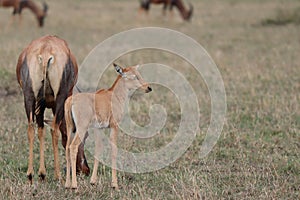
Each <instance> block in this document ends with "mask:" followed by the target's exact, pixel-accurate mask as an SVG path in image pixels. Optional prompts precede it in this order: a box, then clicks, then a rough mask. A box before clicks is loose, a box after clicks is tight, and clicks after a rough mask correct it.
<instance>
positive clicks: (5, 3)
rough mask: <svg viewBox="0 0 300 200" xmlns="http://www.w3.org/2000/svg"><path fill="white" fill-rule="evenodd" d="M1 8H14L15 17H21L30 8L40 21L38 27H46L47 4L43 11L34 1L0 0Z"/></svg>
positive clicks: (44, 5)
mask: <svg viewBox="0 0 300 200" xmlns="http://www.w3.org/2000/svg"><path fill="white" fill-rule="evenodd" d="M0 6H2V7H13V8H14V10H13V15H16V14H18V15H20V16H21V13H22V10H23V9H24V8H28V9H29V10H30V11H31V12H32V13H33V14H34V15H35V17H36V19H37V21H38V25H39V26H40V27H43V26H44V19H45V17H46V16H47V11H48V5H47V4H46V3H44V4H43V8H42V9H41V8H40V7H39V6H37V4H36V3H34V1H32V0H0Z"/></svg>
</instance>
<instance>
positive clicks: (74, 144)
mask: <svg viewBox="0 0 300 200" xmlns="http://www.w3.org/2000/svg"><path fill="white" fill-rule="evenodd" d="M80 142H81V140H80V137H79V135H78V133H76V134H75V137H74V139H73V141H72V142H71V144H70V147H69V151H70V160H71V169H72V184H71V187H72V189H77V179H76V157H77V153H78V147H79V145H80Z"/></svg>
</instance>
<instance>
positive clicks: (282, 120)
mask: <svg viewBox="0 0 300 200" xmlns="http://www.w3.org/2000/svg"><path fill="white" fill-rule="evenodd" d="M191 2H192V3H193V4H194V7H195V9H194V10H195V15H194V17H193V19H192V22H191V23H184V22H182V20H181V19H180V17H179V15H178V13H176V12H175V13H174V19H168V17H167V18H166V19H161V8H160V7H157V6H153V7H152V9H151V11H150V14H149V16H148V18H147V17H141V18H137V17H136V16H137V12H136V8H138V1H130V0H124V1H121V0H114V1H109V2H107V1H105V2H104V1H93V0H88V1H79V0H76V1H74V0H72V1H71V0H66V1H58V0H53V1H49V2H48V3H49V7H50V10H49V15H48V17H47V19H46V26H45V27H44V28H43V29H38V28H37V27H36V26H35V25H36V22H35V19H34V18H33V16H32V15H31V14H30V13H29V12H28V11H24V13H23V19H22V23H21V27H18V25H17V23H15V24H11V25H10V24H9V22H7V19H9V18H10V14H11V12H12V11H11V10H7V9H3V8H1V13H0V26H1V27H0V36H1V37H0V44H1V48H0V104H1V107H0V112H1V113H2V114H1V115H0V122H1V126H0V141H1V145H0V152H1V157H0V184H1V187H0V196H1V197H2V198H3V199H201V198H202V199H299V197H300V188H299V185H300V176H299V174H300V158H299V150H300V146H299V144H300V135H299V133H300V109H299V102H300V94H299V91H300V76H299V74H300V67H299V63H300V58H299V55H298V54H299V52H300V47H299V41H300V36H299V31H300V26H299V25H298V24H297V23H289V24H286V23H285V24H284V26H256V25H257V24H260V23H261V22H262V21H264V20H265V19H276V12H278V9H282V10H287V11H288V13H293V12H294V11H293V10H295V8H298V7H299V2H298V1H292V0H289V1H285V2H284V3H283V2H282V1H280V0H263V1H250V0H245V1H236V0H225V1H220V0H204V1H196V0H194V1H191ZM274 13H275V17H274ZM280 15H281V14H280ZM288 15H289V14H288ZM282 16H283V15H282ZM282 16H280V18H284V17H282ZM293 18H294V15H293ZM144 26H159V27H166V28H171V29H174V30H177V31H180V32H183V33H185V34H187V35H189V36H190V37H192V38H194V39H195V40H196V41H198V42H199V43H200V44H202V45H203V46H204V48H205V49H206V50H207V51H208V52H209V54H210V55H211V56H212V58H213V59H214V61H215V62H216V63H217V65H218V67H219V70H220V72H221V74H222V78H223V80H224V84H225V88H226V94H227V116H226V123H225V125H224V128H223V131H222V134H221V136H220V138H219V140H218V143H217V144H216V146H215V147H214V149H213V151H212V152H210V154H209V155H208V156H207V157H205V158H204V159H199V157H198V155H199V151H200V146H201V144H202V141H203V138H204V136H205V133H206V130H207V127H208V124H209V120H210V106H211V105H210V96H209V93H208V90H207V88H206V85H205V82H204V81H203V80H202V78H201V76H199V75H197V74H195V73H194V70H193V68H192V67H191V66H190V65H189V64H188V63H186V62H185V61H183V60H182V59H180V58H178V57H176V56H172V55H170V54H168V53H163V52H155V51H150V50H145V51H141V52H133V53H130V54H127V55H125V56H123V57H121V58H120V59H119V60H118V62H119V63H122V64H124V65H132V64H136V63H138V62H141V63H148V62H157V63H163V64H166V65H169V66H172V67H174V68H175V69H176V70H178V71H180V72H181V73H182V74H183V75H184V76H185V77H187V78H188V80H189V81H190V83H191V85H192V87H193V88H194V90H195V91H196V93H197V97H198V100H199V107H200V110H201V121H200V124H199V127H200V128H201V129H200V131H199V133H197V137H196V139H195V140H194V142H193V144H192V145H191V146H190V147H189V149H188V150H187V151H186V153H185V154H184V155H183V156H182V157H180V158H179V159H178V160H177V161H176V162H175V163H172V164H171V165H170V166H168V167H166V168H164V169H161V170H158V171H155V172H152V173H143V174H132V173H125V172H119V173H118V178H119V182H120V186H121V187H122V188H121V189H120V191H114V190H113V189H111V188H110V185H109V183H110V180H111V175H110V168H109V167H103V166H101V167H100V169H99V175H100V181H99V184H98V185H96V186H90V185H89V178H87V177H79V189H78V191H77V192H75V191H69V190H65V189H64V187H63V185H62V184H60V183H58V182H56V181H55V180H53V172H54V169H53V153H52V148H51V136H50V134H49V130H48V132H47V133H48V134H47V139H46V147H47V148H46V153H45V155H46V168H47V180H46V182H45V183H39V182H37V181H36V183H35V185H34V186H29V185H28V183H27V180H26V171H27V156H28V142H27V135H26V127H27V125H26V116H25V112H24V107H23V97H22V94H21V91H20V89H19V87H18V84H17V81H16V78H15V65H16V62H17V58H18V55H19V53H20V52H21V50H22V49H23V48H24V47H25V46H26V45H27V44H28V43H29V42H30V41H31V40H32V39H35V38H37V37H39V36H42V35H45V34H56V35H58V36H60V37H62V38H64V39H65V40H66V41H68V43H69V45H70V48H71V50H72V51H73V53H74V54H75V55H76V58H77V60H78V62H79V63H82V61H83V59H84V58H85V56H86V55H87V54H88V53H89V52H90V51H91V50H92V49H93V48H94V47H95V46H96V45H97V44H98V43H100V42H101V41H103V40H104V39H106V38H107V37H109V36H111V35H113V34H116V33H119V32H120V31H124V30H128V29H130V28H136V27H144ZM112 48H114V47H112ZM100 64H101V63H100ZM106 75H107V76H106V77H105V79H104V80H103V82H100V84H99V85H100V86H101V87H108V86H109V85H110V84H111V82H112V81H113V79H114V78H113V77H114V74H113V73H112V71H111V70H110V71H107V73H106ZM154 87H155V88H154V91H153V93H149V95H144V96H140V95H137V96H136V98H135V99H133V100H132V102H131V105H130V106H131V109H132V114H131V115H132V118H133V119H134V120H136V121H137V123H139V124H147V123H148V120H149V116H148V109H149V105H151V104H152V103H159V104H162V105H164V106H165V107H166V109H168V113H170V111H173V112H171V113H170V116H168V120H167V122H166V124H165V127H164V128H163V129H162V130H161V132H160V134H158V135H156V136H155V137H153V138H151V139H150V140H147V141H144V140H143V141H139V140H137V139H134V138H132V137H129V136H126V135H125V134H120V137H119V141H120V142H119V145H120V146H121V147H122V148H125V149H128V150H132V151H134V152H141V151H151V150H153V149H158V148H161V147H162V146H164V145H165V144H167V143H168V142H169V141H171V140H172V138H173V137H174V132H175V131H176V130H177V128H178V122H179V121H180V115H179V105H178V102H177V101H176V100H175V101H174V95H173V94H172V93H171V92H168V91H167V90H166V89H165V88H162V87H160V86H154ZM137 103H139V104H137ZM38 146H39V145H38V139H37V137H36V143H35V165H34V166H35V170H37V169H38V155H39V154H38ZM87 154H88V162H89V165H90V167H92V162H93V158H92V155H91V154H90V153H89V152H87ZM60 161H61V168H63V166H64V165H65V160H64V151H63V149H62V147H61V146H60ZM35 179H37V177H35Z"/></svg>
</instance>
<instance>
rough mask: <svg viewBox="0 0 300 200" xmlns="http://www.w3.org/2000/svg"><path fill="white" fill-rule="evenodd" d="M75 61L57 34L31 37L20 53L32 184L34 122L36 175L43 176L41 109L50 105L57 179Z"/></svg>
mask: <svg viewBox="0 0 300 200" xmlns="http://www.w3.org/2000/svg"><path fill="white" fill-rule="evenodd" d="M77 71H78V67H77V62H76V59H75V57H74V55H73V54H72V53H71V51H70V49H69V47H68V45H67V43H66V42H65V41H64V40H62V39H60V38H58V37H56V36H44V37H41V38H39V39H36V40H34V41H32V42H31V43H30V44H29V45H28V46H27V47H26V48H25V49H24V50H23V51H22V53H21V54H20V56H19V59H18V63H17V67H16V73H17V79H18V82H19V85H20V86H21V88H22V91H23V94H24V104H25V111H26V115H27V119H28V129H27V134H28V140H29V159H28V171H27V177H28V179H29V181H30V183H31V184H32V179H33V175H34V170H33V147H34V137H35V130H34V122H35V121H36V123H37V126H38V138H39V141H40V167H39V171H38V175H39V177H40V179H41V180H44V179H45V176H46V168H45V162H44V150H45V146H44V141H45V132H46V131H45V128H44V112H45V109H46V108H50V109H52V112H53V115H54V119H53V122H52V130H51V134H52V146H53V151H54V169H55V178H56V179H60V177H61V175H60V169H59V160H58V138H59V132H58V129H60V130H61V132H62V136H63V137H62V138H63V140H62V141H63V144H64V138H65V143H66V136H65V137H64V135H66V130H65V128H66V126H65V121H64V102H65V100H66V99H67V97H68V96H70V95H71V94H72V89H73V86H74V85H75V83H76V80H77Z"/></svg>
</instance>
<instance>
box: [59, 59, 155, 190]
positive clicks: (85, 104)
mask: <svg viewBox="0 0 300 200" xmlns="http://www.w3.org/2000/svg"><path fill="white" fill-rule="evenodd" d="M114 67H115V70H116V71H117V72H118V74H119V75H118V77H117V79H116V80H115V82H114V84H113V85H112V86H111V88H109V89H101V90H98V91H96V93H77V94H75V95H73V96H70V97H69V98H68V99H67V100H66V103H65V119H66V125H67V134H68V141H67V147H66V161H67V175H66V183H65V187H66V188H70V187H71V188H73V189H76V188H77V179H76V170H75V159H76V155H77V149H78V145H79V144H80V142H81V140H82V139H83V138H85V134H86V132H87V130H88V128H89V126H90V125H91V124H94V125H96V126H97V127H98V128H110V129H111V134H110V141H111V144H112V154H111V159H112V183H111V184H112V187H113V188H116V189H117V188H118V181H117V174H116V158H117V146H116V145H117V136H118V123H119V122H120V121H121V119H122V116H123V112H124V106H125V102H126V101H127V99H128V96H129V91H131V90H136V89H138V88H141V89H143V90H144V91H145V92H146V93H148V92H150V91H152V89H151V88H150V87H149V84H148V83H146V82H145V81H144V80H143V78H142V77H141V75H140V73H139V72H138V70H137V68H138V66H134V67H128V68H122V67H120V66H118V65H116V64H114ZM99 148H100V147H99V144H97V143H95V154H96V153H97V152H98V151H99ZM98 153H99V152H98ZM98 164H99V161H98V159H97V157H96V156H95V161H94V168H93V174H92V177H91V181H90V183H91V184H95V183H96V180H97V170H98ZM70 166H71V169H72V183H71V180H70Z"/></svg>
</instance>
